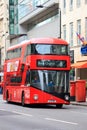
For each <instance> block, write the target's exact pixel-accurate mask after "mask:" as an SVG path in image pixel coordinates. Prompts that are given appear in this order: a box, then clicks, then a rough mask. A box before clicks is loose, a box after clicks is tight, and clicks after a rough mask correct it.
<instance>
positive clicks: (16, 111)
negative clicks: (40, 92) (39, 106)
mask: <svg viewBox="0 0 87 130" xmlns="http://www.w3.org/2000/svg"><path fill="white" fill-rule="evenodd" d="M12 112H13V113H16V114H20V115H23V116H33V115H30V114H25V113H21V112H17V111H12Z"/></svg>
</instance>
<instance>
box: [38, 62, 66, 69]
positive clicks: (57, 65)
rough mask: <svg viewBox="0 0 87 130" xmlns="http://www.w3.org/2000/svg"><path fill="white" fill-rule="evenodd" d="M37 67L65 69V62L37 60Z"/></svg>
mask: <svg viewBox="0 0 87 130" xmlns="http://www.w3.org/2000/svg"><path fill="white" fill-rule="evenodd" d="M37 67H50V68H53V67H54V68H66V67H67V62H66V60H37Z"/></svg>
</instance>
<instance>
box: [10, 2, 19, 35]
mask: <svg viewBox="0 0 87 130" xmlns="http://www.w3.org/2000/svg"><path fill="white" fill-rule="evenodd" d="M9 33H10V35H14V34H18V0H9Z"/></svg>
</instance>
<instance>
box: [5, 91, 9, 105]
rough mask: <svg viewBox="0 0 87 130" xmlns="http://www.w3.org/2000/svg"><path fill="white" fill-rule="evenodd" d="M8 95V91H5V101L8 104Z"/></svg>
mask: <svg viewBox="0 0 87 130" xmlns="http://www.w3.org/2000/svg"><path fill="white" fill-rule="evenodd" d="M8 99H9V93H8V91H6V101H7V103H8V102H9V100H8Z"/></svg>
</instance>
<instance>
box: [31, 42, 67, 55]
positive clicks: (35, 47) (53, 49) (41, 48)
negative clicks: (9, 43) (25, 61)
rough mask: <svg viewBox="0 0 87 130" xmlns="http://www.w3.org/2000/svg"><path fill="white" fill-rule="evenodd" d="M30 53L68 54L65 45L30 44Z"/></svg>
mask: <svg viewBox="0 0 87 130" xmlns="http://www.w3.org/2000/svg"><path fill="white" fill-rule="evenodd" d="M31 54H45V55H46V54H52V55H68V46H67V45H60V44H58V45H50V44H44V45H43V44H32V45H31Z"/></svg>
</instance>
